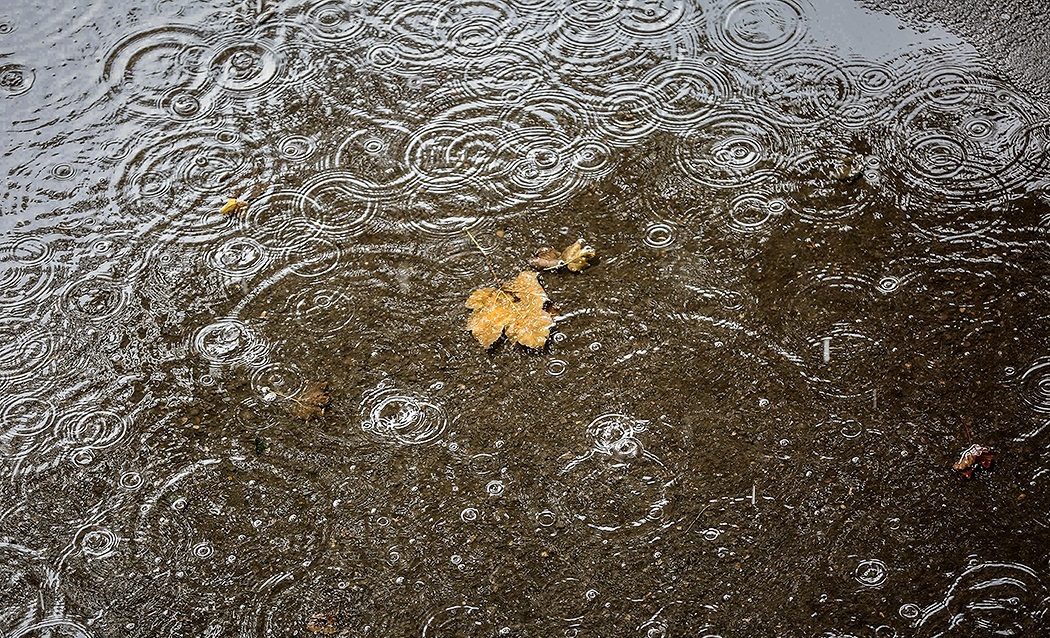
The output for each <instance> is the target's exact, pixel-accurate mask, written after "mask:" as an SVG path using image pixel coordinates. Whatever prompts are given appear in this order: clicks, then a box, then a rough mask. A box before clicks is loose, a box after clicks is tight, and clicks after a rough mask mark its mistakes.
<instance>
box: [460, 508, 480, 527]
mask: <svg viewBox="0 0 1050 638" xmlns="http://www.w3.org/2000/svg"><path fill="white" fill-rule="evenodd" d="M459 518H460V520H462V521H463V522H464V523H473V522H474V521H476V520H478V509H477V508H476V507H467V508H464V509H463V511H462V512H460V513H459Z"/></svg>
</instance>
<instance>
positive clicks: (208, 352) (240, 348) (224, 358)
mask: <svg viewBox="0 0 1050 638" xmlns="http://www.w3.org/2000/svg"><path fill="white" fill-rule="evenodd" d="M193 348H194V351H196V353H197V354H199V355H200V356H202V357H204V358H205V359H206V360H207V361H210V362H211V363H215V364H224V365H233V364H241V363H256V362H259V361H261V360H262V359H263V358H264V357H265V356H266V345H265V344H264V343H263V342H262V341H261V340H260V339H259V337H258V336H257V335H256V334H255V331H253V330H252V329H251V328H249V327H248V326H247V325H246V324H245V323H244V322H242V321H240V320H239V319H220V320H219V321H216V322H215V323H212V324H209V325H207V326H204V327H203V328H201V329H200V330H199V331H197V334H196V336H194V338H193Z"/></svg>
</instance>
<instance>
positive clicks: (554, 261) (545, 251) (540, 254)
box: [529, 246, 565, 270]
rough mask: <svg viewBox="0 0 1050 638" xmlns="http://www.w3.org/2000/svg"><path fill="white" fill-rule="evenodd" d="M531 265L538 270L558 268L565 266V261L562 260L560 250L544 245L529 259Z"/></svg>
mask: <svg viewBox="0 0 1050 638" xmlns="http://www.w3.org/2000/svg"><path fill="white" fill-rule="evenodd" d="M529 265H530V266H532V267H533V268H535V269H536V270H557V269H558V268H561V267H562V266H564V265H565V262H564V261H562V258H561V253H560V252H558V251H557V250H555V249H554V248H552V247H551V246H544V247H543V248H540V249H538V250H537V251H536V253H535V254H533V256H532V258H531V259H529Z"/></svg>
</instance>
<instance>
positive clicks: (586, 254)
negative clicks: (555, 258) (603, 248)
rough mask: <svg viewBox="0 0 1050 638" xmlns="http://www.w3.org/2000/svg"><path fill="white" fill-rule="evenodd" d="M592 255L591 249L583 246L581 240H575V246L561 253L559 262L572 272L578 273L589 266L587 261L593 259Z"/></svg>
mask: <svg viewBox="0 0 1050 638" xmlns="http://www.w3.org/2000/svg"><path fill="white" fill-rule="evenodd" d="M594 254H595V253H594V249H593V248H591V247H590V246H588V245H586V244H584V243H583V240H582V239H577V240H576V243H575V244H572V245H570V246H569V247H568V248H566V249H565V250H563V251H562V253H561V260H562V261H564V262H565V267H566V268H568V269H569V270H571V271H572V272H580V271H581V270H583V269H584V268H586V267H587V266H590V265H591V264H590V263H589V262H588V260H590V259H593V258H594Z"/></svg>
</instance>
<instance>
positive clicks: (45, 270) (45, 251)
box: [0, 237, 58, 311]
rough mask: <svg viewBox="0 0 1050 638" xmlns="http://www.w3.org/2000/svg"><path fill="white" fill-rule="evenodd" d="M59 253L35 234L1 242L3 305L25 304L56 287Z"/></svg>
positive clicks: (0, 300) (0, 302)
mask: <svg viewBox="0 0 1050 638" xmlns="http://www.w3.org/2000/svg"><path fill="white" fill-rule="evenodd" d="M57 266H58V263H57V261H56V253H55V250H54V248H53V247H52V245H51V244H49V243H45V242H43V241H42V240H40V239H37V238H36V237H19V238H12V239H4V240H3V241H2V242H0V308H5V309H7V310H8V311H10V310H12V309H15V308H22V307H25V306H27V305H29V304H32V303H33V302H37V301H39V300H40V298H41V297H43V296H44V295H46V294H48V293H49V292H50V291H51V290H53V289H54V288H55V287H57V286H56V284H57V281H56V276H57V270H56V269H57Z"/></svg>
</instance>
